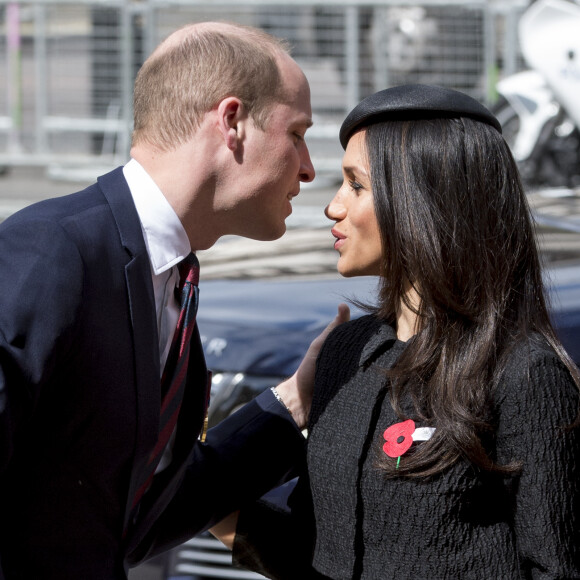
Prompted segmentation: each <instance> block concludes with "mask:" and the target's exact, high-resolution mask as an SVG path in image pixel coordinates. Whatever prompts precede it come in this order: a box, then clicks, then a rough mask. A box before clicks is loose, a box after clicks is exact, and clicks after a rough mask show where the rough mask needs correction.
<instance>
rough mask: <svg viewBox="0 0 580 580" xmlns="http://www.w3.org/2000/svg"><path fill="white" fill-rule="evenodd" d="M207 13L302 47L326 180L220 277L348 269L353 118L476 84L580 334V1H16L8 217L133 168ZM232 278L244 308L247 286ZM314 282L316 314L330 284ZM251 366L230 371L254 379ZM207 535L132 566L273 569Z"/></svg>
mask: <svg viewBox="0 0 580 580" xmlns="http://www.w3.org/2000/svg"><path fill="white" fill-rule="evenodd" d="M578 1H579V2H580V0H578ZM205 20H229V21H235V22H240V23H244V24H249V25H253V26H258V27H261V28H263V29H264V30H267V31H268V32H270V33H272V34H274V35H276V36H279V37H282V38H285V39H287V40H288V41H290V43H291V44H292V46H293V56H294V57H295V59H296V60H297V61H298V63H299V64H300V66H301V67H302V68H303V70H304V72H305V74H306V76H307V77H308V79H309V81H310V85H311V90H312V105H313V113H314V122H315V124H314V126H313V127H312V128H311V129H310V130H309V131H308V134H307V143H308V146H309V148H310V151H311V154H312V158H313V163H314V166H315V168H316V171H317V177H316V179H315V181H314V183H313V184H307V186H306V187H303V189H304V190H305V191H304V192H303V194H301V195H300V196H298V198H296V200H295V203H294V204H293V205H294V212H293V214H292V216H291V218H290V219H289V220H288V229H289V231H288V233H287V234H286V235H285V236H284V237H283V238H282V239H281V240H279V241H277V242H272V243H270V244H266V245H264V244H261V243H255V242H252V241H242V242H241V241H240V240H230V239H224V240H220V243H218V244H217V245H216V246H215V247H214V248H212V249H211V250H208V251H207V252H206V253H205V254H204V256H203V277H204V280H207V279H209V278H216V279H218V282H219V279H222V278H225V277H227V278H228V279H229V280H232V279H234V278H236V277H238V278H241V277H246V278H260V279H264V278H270V279H276V280H280V279H281V278H283V277H285V276H289V275H291V274H292V275H297V274H298V275H299V276H300V277H304V276H323V277H328V276H330V275H334V276H336V272H335V263H336V257H335V253H334V252H333V250H332V240H331V236H330V234H329V227H330V226H329V222H328V221H327V220H326V219H325V218H324V216H323V213H322V210H323V208H324V206H325V205H326V204H327V203H328V202H329V201H330V199H331V197H332V195H333V194H334V191H335V190H336V185H337V183H338V182H339V181H340V180H341V172H340V166H341V157H342V149H341V148H340V145H339V143H338V130H339V127H340V124H341V123H342V120H343V119H344V117H345V115H346V113H347V112H348V111H349V110H350V109H351V108H352V107H354V106H355V105H356V104H357V103H358V102H359V101H360V99H362V98H363V97H365V96H367V95H369V94H371V93H373V92H375V91H377V90H381V89H383V88H387V87H389V86H393V85H397V84H403V83H426V84H436V85H440V86H445V87H450V88H454V89H458V90H461V91H464V92H466V93H468V94H469V95H471V96H473V97H474V98H476V99H478V100H479V101H481V102H482V103H484V104H486V105H487V106H489V107H490V108H491V109H493V110H494V112H495V113H496V115H497V116H498V118H499V119H500V122H501V123H502V126H503V129H504V135H505V137H506V140H507V141H508V143H509V144H510V146H511V147H512V151H513V153H514V156H515V158H516V160H517V161H518V163H519V166H520V170H521V173H522V176H523V178H524V182H525V186H526V188H527V192H528V198H529V201H530V204H531V206H532V209H533V210H534V213H535V216H536V220H537V222H538V223H539V224H540V226H542V227H543V228H544V230H545V233H543V234H542V249H543V253H544V255H545V256H548V258H547V259H546V261H547V263H549V264H555V263H556V262H557V265H558V266H559V267H560V271H564V272H566V277H565V278H562V277H561V275H560V278H558V280H560V282H559V286H560V288H563V289H567V291H568V295H569V296H570V298H567V299H566V300H567V302H566V300H564V301H563V302H564V306H566V308H568V310H566V311H565V316H562V318H563V319H565V320H566V321H567V324H568V325H569V326H570V327H571V328H573V331H570V332H569V336H571V337H573V340H571V341H570V343H571V344H572V343H574V344H576V345H577V344H578V343H579V341H578V340H577V339H576V338H574V337H576V336H580V132H579V127H580V98H578V96H580V61H579V60H578V59H579V56H580V34H579V33H580V5H579V4H578V2H576V1H574V0H535V1H532V2H530V1H528V0H447V1H442V0H423V1H422V2H413V1H402V0H399V1H394V0H393V1H391V0H375V1H372V0H365V1H360V0H334V1H332V2H331V1H325V0H291V1H289V0H285V1H282V0H270V1H266V0H253V1H251V0H230V1H229V2H228V1H222V0H106V1H103V0H100V1H97V0H92V1H89V0H75V1H74V2H73V1H68V0H36V2H26V1H7V0H0V220H2V219H4V218H5V217H7V216H8V215H10V213H12V212H14V211H16V210H17V209H19V208H20V207H23V206H24V205H27V204H29V203H32V202H34V201H37V200H39V199H42V198H44V197H50V196H55V195H62V194H65V193H69V192H72V191H75V190H78V189H80V188H81V186H84V185H87V184H89V183H92V182H93V181H94V180H95V178H96V177H97V176H98V175H101V174H103V173H105V172H107V171H109V170H110V169H112V168H114V167H116V166H118V165H122V164H124V163H125V162H126V160H127V158H128V152H129V147H130V136H131V128H132V88H133V80H134V77H135V74H136V72H137V70H138V69H139V66H140V65H141V63H142V62H143V60H144V58H145V57H146V56H147V55H148V54H149V53H150V52H151V51H152V50H153V48H154V47H155V46H156V45H157V44H158V43H159V42H160V41H161V40H163V39H164V38H165V37H166V36H167V35H169V34H170V33H171V32H173V31H174V30H175V29H177V28H178V27H180V26H182V25H184V24H186V23H191V22H196V21H205ZM200 82H203V79H200ZM231 242H233V243H231ZM266 248H267V249H266ZM562 280H564V281H563V282H562ZM227 287H228V288H231V289H232V292H233V295H232V296H233V297H231V298H230V300H231V303H232V304H235V305H236V306H237V304H238V302H237V298H236V297H235V295H234V294H235V288H236V287H235V285H232V282H231V281H229V282H228V284H227ZM304 287H305V288H306V290H304V292H305V293H307V295H308V299H304V302H303V303H302V304H300V310H301V311H303V310H304V309H305V304H307V303H308V300H310V301H312V297H313V296H314V295H315V294H316V292H313V291H312V290H310V287H309V286H304ZM214 288H215V287H214ZM293 292H294V293H295V294H296V287H293ZM317 292H318V291H317ZM296 296H298V294H296ZM318 307H319V306H318V304H316V305H314V306H313V308H314V309H318ZM205 312H209V310H208V309H207V308H206V310H205ZM570 312H573V313H574V314H573V315H572V314H570ZM210 317H211V315H210ZM215 318H216V320H218V322H219V316H216V317H215ZM205 323H206V324H207V326H206V328H210V326H211V325H210V321H209V320H208V321H205ZM272 324H273V325H275V324H277V322H276V321H275V320H273V321H272ZM230 327H232V318H231V316H230V317H228V329H229V330H231V328H230ZM278 330H279V329H278ZM219 332H220V333H221V334H219V336H218V335H216V337H213V338H212V336H211V333H209V334H210V336H209V339H211V340H208V345H210V347H211V345H212V344H213V343H215V341H221V342H220V343H219V344H225V342H224V338H223V337H224V336H226V335H225V332H226V331H225V330H220V331H219ZM282 335H283V333H282ZM212 340H213V343H212ZM228 340H229V338H228ZM232 342H233V341H232ZM269 342H273V343H275V341H272V340H271V339H269ZM216 344H217V343H216ZM305 345H306V342H305ZM250 346H251V345H250ZM272 348H273V349H274V348H279V349H282V348H284V349H287V344H286V343H285V342H284V341H283V340H281V341H280V346H278V345H277V343H275V344H274V345H273V347H272ZM304 348H305V346H304ZM220 352H221V351H220ZM210 354H211V353H209V352H207V351H206V355H207V356H210ZM235 354H236V356H237V352H236V353H235ZM297 356H298V358H300V356H301V352H297ZM256 357H258V358H260V357H262V353H261V352H256ZM234 358H235V357H234ZM262 358H263V357H262ZM578 360H580V359H578ZM211 364H212V365H216V367H215V368H216V369H217V370H220V369H219V367H218V366H217V365H218V363H217V362H215V363H214V362H212V363H211ZM221 370H224V369H221ZM238 370H239V371H240V373H242V372H243V373H246V372H247V370H248V369H242V368H240V369H238ZM240 373H238V374H236V373H230V374H231V376H232V377H234V378H236V380H241V379H240V377H242V376H243V375H242V374H240ZM282 375H284V376H286V375H285V374H284V373H281V376H282ZM254 379H255V377H254ZM260 380H261V379H260ZM240 384H242V383H240ZM260 384H261V383H260ZM212 393H213V389H212ZM212 396H213V395H212ZM195 541H196V542H197V544H195V545H194V544H191V545H190V546H189V547H188V548H187V549H186V550H181V551H180V552H179V553H178V552H175V553H174V554H173V555H170V558H169V560H167V559H164V558H160V559H157V560H155V561H152V562H150V563H147V564H145V565H143V566H141V567H139V568H137V569H136V570H134V571H132V573H131V576H130V577H131V580H167V579H169V578H171V579H172V580H178V579H179V580H183V579H185V578H186V579H188V580H190V579H194V578H195V579H196V580H199V579H200V578H203V580H206V579H207V578H219V579H221V580H224V579H225V578H238V579H250V578H257V576H256V575H252V574H250V573H247V572H242V571H233V570H232V569H231V567H230V564H229V562H230V561H231V560H229V555H227V554H222V553H221V552H220V553H218V552H217V551H218V548H217V547H216V546H215V542H214V543H212V542H211V540H208V539H207V538H202V539H199V540H195ZM192 546H193V547H192ZM194 550H195V553H194ZM180 566H181V567H180ZM210 566H214V568H210ZM183 570H192V572H191V573H185V572H183ZM200 570H201V571H202V572H200ZM178 573H179V574H178Z"/></svg>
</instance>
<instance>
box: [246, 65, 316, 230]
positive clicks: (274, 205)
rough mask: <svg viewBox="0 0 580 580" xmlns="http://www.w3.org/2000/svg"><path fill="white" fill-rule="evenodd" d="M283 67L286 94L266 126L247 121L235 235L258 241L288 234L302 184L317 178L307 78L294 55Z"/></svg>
mask: <svg viewBox="0 0 580 580" xmlns="http://www.w3.org/2000/svg"><path fill="white" fill-rule="evenodd" d="M280 69H281V73H282V79H283V82H284V84H285V86H286V89H287V90H286V92H287V97H288V98H287V99H286V102H284V103H276V104H274V105H273V106H272V107H271V110H270V114H269V116H268V120H267V123H266V127H265V130H263V131H262V130H261V129H259V128H257V127H256V126H255V125H254V124H253V122H252V121H250V122H249V124H248V130H247V134H246V139H245V141H244V146H243V147H244V150H243V162H242V166H241V173H240V177H241V179H240V182H239V184H238V185H239V189H238V192H237V196H236V197H237V208H236V210H235V211H236V216H237V218H236V226H237V227H236V229H237V230H238V231H237V232H236V233H237V234H239V235H242V236H245V237H248V238H252V239H256V240H274V239H277V238H279V237H280V236H282V235H283V234H284V232H285V231H286V224H285V220H286V218H287V217H288V216H289V215H290V214H291V213H292V205H291V201H292V198H294V197H295V196H296V195H298V193H299V191H300V182H309V181H312V180H313V179H314V168H313V166H312V162H311V160H310V153H309V152H308V147H307V146H306V142H305V141H304V136H305V134H306V130H307V129H308V127H310V125H311V124H312V109H311V106H310V88H309V86H308V81H307V80H306V78H305V77H304V74H303V73H302V71H301V70H300V69H299V68H298V65H296V63H295V62H294V61H293V60H292V59H290V57H285V58H284V59H283V60H282V61H281V63H280Z"/></svg>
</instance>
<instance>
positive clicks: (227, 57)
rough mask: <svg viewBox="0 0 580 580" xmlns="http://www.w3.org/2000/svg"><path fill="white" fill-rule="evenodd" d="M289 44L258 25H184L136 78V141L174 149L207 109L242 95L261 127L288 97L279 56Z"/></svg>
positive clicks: (154, 54)
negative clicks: (275, 108)
mask: <svg viewBox="0 0 580 580" xmlns="http://www.w3.org/2000/svg"><path fill="white" fill-rule="evenodd" d="M282 54H288V46H287V45H286V43H285V42H284V41H282V40H280V39H277V38H275V37H273V36H271V35H269V34H267V33H265V32H263V31H261V30H259V29H256V28H252V27H248V26H242V25H239V24H231V23H201V24H193V25H188V26H185V27H184V28H182V29H180V30H178V31H177V32H175V33H174V34H172V35H171V36H169V37H168V38H167V39H166V40H165V41H164V42H163V43H161V44H160V45H159V46H158V47H157V49H156V50H155V51H154V52H153V54H152V55H151V56H150V57H149V58H148V59H147V60H146V61H145V63H144V64H143V66H142V67H141V69H140V71H139V73H138V75H137V79H136V81H135V91H134V131H133V144H134V145H135V144H138V143H142V142H147V143H149V144H150V145H153V146H155V147H157V148H159V149H161V150H164V151H167V150H172V149H174V148H175V147H176V146H178V145H179V144H181V143H183V142H185V141H187V140H188V139H190V138H191V136H192V135H193V134H194V132H195V130H196V129H197V128H198V127H199V123H200V121H201V119H202V117H203V115H204V114H205V113H207V112H208V111H210V110H211V109H212V108H213V107H214V106H215V105H216V104H217V103H219V102H220V101H221V100H222V99H224V98H226V97H228V96H235V97H237V98H239V99H240V100H241V101H242V103H243V104H244V106H245V108H246V110H247V111H248V114H249V115H250V117H251V118H252V120H253V121H254V123H255V124H256V126H258V127H259V128H260V129H264V128H265V125H266V123H267V119H268V114H269V112H270V108H271V105H273V104H274V103H276V102H281V101H283V100H284V87H283V85H282V81H281V74H280V70H279V67H278V58H279V57H280V55H282Z"/></svg>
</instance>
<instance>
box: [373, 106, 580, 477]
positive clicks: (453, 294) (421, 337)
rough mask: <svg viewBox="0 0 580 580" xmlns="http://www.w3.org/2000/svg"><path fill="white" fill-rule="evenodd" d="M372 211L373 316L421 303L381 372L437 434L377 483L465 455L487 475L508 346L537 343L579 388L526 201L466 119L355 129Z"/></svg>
mask: <svg viewBox="0 0 580 580" xmlns="http://www.w3.org/2000/svg"><path fill="white" fill-rule="evenodd" d="M366 148H367V155H368V161H369V165H370V171H371V184H372V188H373V195H374V205H375V213H376V217H377V220H378V223H379V227H380V230H381V236H382V246H383V256H384V260H383V262H384V263H383V272H382V273H383V276H382V278H381V280H382V282H381V287H380V291H379V305H378V307H377V308H376V313H377V315H379V316H381V317H382V318H384V319H386V320H387V321H388V322H389V323H391V324H395V321H396V315H397V310H398V308H399V305H400V303H401V301H403V302H404V303H405V304H406V305H407V306H408V307H410V308H411V309H413V305H412V304H410V303H409V301H408V299H407V296H406V293H407V290H408V287H409V284H411V285H412V287H413V288H414V289H415V290H416V291H417V293H418V294H419V297H420V305H419V306H418V307H416V308H414V311H415V312H416V314H417V315H418V327H417V331H418V332H417V334H416V335H415V337H414V338H413V339H412V340H411V341H410V343H409V345H408V347H407V348H406V350H405V352H404V353H403V355H402V356H401V357H400V359H399V360H398V362H397V364H396V366H395V367H394V368H393V369H392V370H391V371H390V372H389V375H390V378H391V389H390V393H391V402H392V404H393V407H394V409H395V411H396V412H397V413H398V414H399V415H400V416H401V418H404V416H405V414H404V413H403V411H402V405H401V404H402V401H403V397H408V396H410V397H411V398H412V401H413V403H414V406H415V412H416V413H417V417H416V418H419V419H423V420H425V421H427V422H428V424H430V425H433V426H436V427H437V430H436V434H435V436H434V437H433V438H432V439H431V440H430V441H429V442H427V443H428V444H427V443H426V444H422V445H421V446H419V447H418V449H417V451H416V452H415V453H413V454H409V455H407V456H405V457H404V458H402V460H401V463H400V465H399V467H398V469H397V471H396V472H395V467H394V462H383V463H382V466H383V467H384V469H385V470H386V472H387V474H390V475H394V474H395V473H396V474H397V475H399V476H400V475H408V476H426V475H432V474H435V473H438V472H440V471H442V470H443V469H445V468H446V467H447V466H449V465H451V464H453V463H454V462H456V461H457V460H458V459H459V458H460V457H465V458H467V459H468V460H469V461H471V462H472V463H473V464H474V465H476V466H479V467H482V468H484V469H489V470H499V471H504V472H509V471H510V470H514V469H515V468H516V466H515V465H509V466H498V465H495V464H494V462H493V459H492V458H491V457H489V455H488V453H487V452H486V450H485V448H484V445H483V443H482V440H483V438H485V437H486V431H488V430H489V429H490V426H489V425H488V416H487V411H488V409H489V402H490V400H491V394H492V392H493V388H494V386H495V385H496V384H497V381H498V379H499V376H500V374H501V372H502V370H503V369H504V366H505V363H504V361H505V359H506V357H507V355H508V354H509V349H510V347H511V346H513V345H514V344H516V343H517V342H519V341H522V340H528V339H529V337H530V336H531V335H532V334H533V333H539V334H541V335H543V336H544V337H545V339H546V340H547V341H548V343H549V344H550V345H552V347H553V348H554V349H555V351H556V352H557V353H558V355H559V356H560V358H561V359H562V361H563V362H564V364H565V365H566V366H567V367H568V368H569V369H570V372H571V373H572V376H573V377H574V380H575V381H576V384H578V385H580V377H579V373H578V368H577V367H576V366H575V365H574V363H573V362H572V361H571V359H570V357H569V356H568V355H567V353H566V352H565V351H564V349H563V347H562V346H561V344H560V342H559V341H558V339H557V337H556V335H555V332H554V330H553V327H552V325H551V322H550V319H549V315H548V310H547V307H546V299H545V296H544V289H543V282H542V275H541V271H540V260H539V255H538V249H537V245H536V238H535V235H534V226H533V223H532V219H531V216H530V210H529V207H528V203H527V199H526V196H525V193H524V190H523V187H522V185H521V181H520V178H519V173H518V170H517V167H516V164H515V162H514V160H513V157H512V155H511V153H510V151H509V148H508V147H507V145H506V143H505V141H504V139H503V138H502V136H501V135H500V133H499V132H498V131H496V130H495V129H494V128H492V127H490V126H489V125H487V124H485V123H481V122H479V121H475V120H472V119H469V118H464V117H462V118H458V119H452V118H434V119H422V120H408V121H389V122H383V123H377V124H374V125H370V126H369V127H368V128H367V129H366Z"/></svg>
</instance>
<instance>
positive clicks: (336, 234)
mask: <svg viewBox="0 0 580 580" xmlns="http://www.w3.org/2000/svg"><path fill="white" fill-rule="evenodd" d="M330 233H331V234H332V235H333V236H334V237H335V238H336V240H335V242H334V249H335V250H338V249H339V248H341V247H342V246H343V245H344V241H345V240H346V236H345V235H343V234H341V233H340V232H339V231H338V230H335V229H334V228H333V229H332V230H330Z"/></svg>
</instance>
